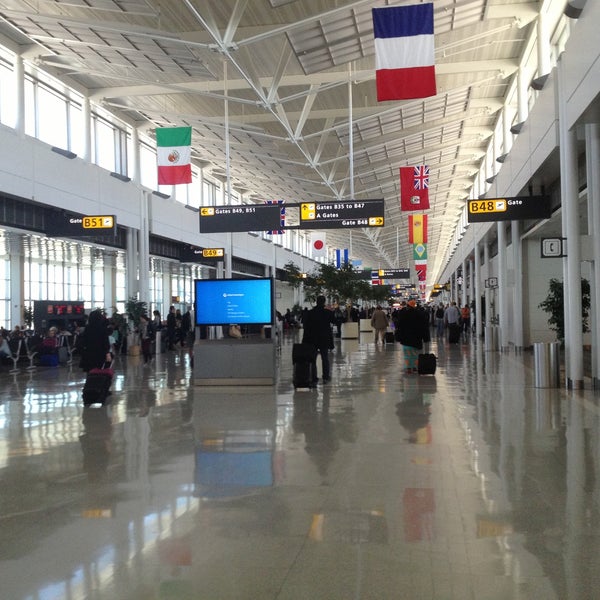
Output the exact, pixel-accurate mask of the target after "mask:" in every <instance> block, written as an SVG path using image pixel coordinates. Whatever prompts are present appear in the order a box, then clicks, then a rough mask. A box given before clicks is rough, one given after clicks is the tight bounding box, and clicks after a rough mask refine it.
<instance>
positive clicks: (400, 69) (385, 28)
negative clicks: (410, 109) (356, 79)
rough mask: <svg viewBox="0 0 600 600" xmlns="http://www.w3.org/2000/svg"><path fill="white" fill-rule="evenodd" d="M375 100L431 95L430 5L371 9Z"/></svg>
mask: <svg viewBox="0 0 600 600" xmlns="http://www.w3.org/2000/svg"><path fill="white" fill-rule="evenodd" d="M373 33H374V36H375V69H376V72H375V79H376V83H377V101H378V102H383V101H385V100H408V99H411V98H427V97H429V96H435V94H436V86H435V61H434V53H435V50H434V38H433V3H432V2H430V3H427V4H411V5H409V6H386V7H384V8H374V9H373Z"/></svg>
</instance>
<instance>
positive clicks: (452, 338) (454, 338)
mask: <svg viewBox="0 0 600 600" xmlns="http://www.w3.org/2000/svg"><path fill="white" fill-rule="evenodd" d="M459 340H460V325H458V323H449V324H448V342H449V343H450V344H458V342H459Z"/></svg>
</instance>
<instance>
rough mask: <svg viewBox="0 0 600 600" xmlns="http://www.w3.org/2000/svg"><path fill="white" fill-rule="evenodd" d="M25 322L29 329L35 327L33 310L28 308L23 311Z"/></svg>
mask: <svg viewBox="0 0 600 600" xmlns="http://www.w3.org/2000/svg"><path fill="white" fill-rule="evenodd" d="M23 322H24V323H25V325H27V329H31V327H32V325H33V308H31V306H26V307H25V308H24V309H23Z"/></svg>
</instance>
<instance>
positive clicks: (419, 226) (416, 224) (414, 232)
mask: <svg viewBox="0 0 600 600" xmlns="http://www.w3.org/2000/svg"><path fill="white" fill-rule="evenodd" d="M408 243H409V244H426V243H427V215H408Z"/></svg>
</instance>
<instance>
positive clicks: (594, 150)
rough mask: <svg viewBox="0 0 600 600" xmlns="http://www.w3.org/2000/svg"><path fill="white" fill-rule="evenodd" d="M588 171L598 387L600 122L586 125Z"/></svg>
mask: <svg viewBox="0 0 600 600" xmlns="http://www.w3.org/2000/svg"><path fill="white" fill-rule="evenodd" d="M585 148H586V152H585V155H586V163H587V164H586V167H587V168H586V174H587V191H588V192H587V193H588V199H587V204H588V234H589V235H591V236H592V248H593V266H592V280H591V281H590V292H591V298H590V300H591V311H590V312H591V314H590V330H591V332H592V380H593V384H594V388H598V387H600V304H599V303H600V176H599V174H598V165H599V164H600V126H599V125H598V123H592V124H589V125H586V126H585Z"/></svg>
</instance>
